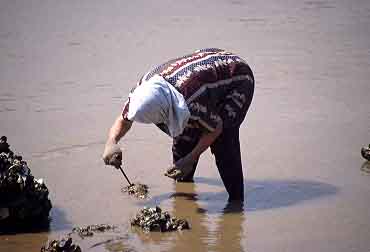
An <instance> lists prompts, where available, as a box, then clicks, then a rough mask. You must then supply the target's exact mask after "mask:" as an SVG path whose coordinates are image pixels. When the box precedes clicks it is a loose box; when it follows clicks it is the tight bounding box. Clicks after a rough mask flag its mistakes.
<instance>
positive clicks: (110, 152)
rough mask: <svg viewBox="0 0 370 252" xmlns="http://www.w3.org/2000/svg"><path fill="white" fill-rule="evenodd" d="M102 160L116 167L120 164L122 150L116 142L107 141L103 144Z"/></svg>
mask: <svg viewBox="0 0 370 252" xmlns="http://www.w3.org/2000/svg"><path fill="white" fill-rule="evenodd" d="M103 160H104V163H105V164H106V165H112V166H114V167H116V168H117V169H118V168H120V167H121V165H122V150H121V148H120V147H119V145H118V144H115V143H107V144H106V145H105V149H104V153H103Z"/></svg>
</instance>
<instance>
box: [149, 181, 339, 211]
mask: <svg viewBox="0 0 370 252" xmlns="http://www.w3.org/2000/svg"><path fill="white" fill-rule="evenodd" d="M197 183H199V184H207V185H211V186H218V187H221V188H224V186H223V184H222V181H221V180H220V179H215V178H205V177H197V178H195V184H197ZM244 191H245V196H244V197H245V198H244V202H246V206H245V207H244V210H246V211H257V210H267V209H274V208H280V207H288V206H291V205H296V204H299V203H302V202H303V201H308V200H313V199H316V198H320V197H325V196H330V195H334V194H336V193H337V192H338V188H337V187H335V186H333V185H330V184H327V183H322V182H316V181H308V180H261V181H257V180H245V181H244ZM182 194H183V193H182V192H179V191H177V192H176V193H165V194H161V195H158V196H154V197H152V198H151V200H150V201H149V202H146V204H150V205H156V204H157V205H158V204H160V203H161V202H162V201H163V200H166V199H168V198H171V197H176V196H183V197H187V198H188V199H191V198H193V199H198V200H201V201H204V202H205V203H206V204H207V209H209V211H218V212H219V211H220V210H221V209H219V205H220V201H225V202H226V201H227V198H228V194H227V192H226V191H224V190H223V191H222V192H200V193H199V194H194V195H191V194H186V195H182ZM217 206H218V207H217ZM199 211H201V210H199Z"/></svg>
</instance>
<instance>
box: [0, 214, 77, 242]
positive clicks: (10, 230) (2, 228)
mask: <svg viewBox="0 0 370 252" xmlns="http://www.w3.org/2000/svg"><path fill="white" fill-rule="evenodd" d="M71 227H72V225H71V224H70V223H69V222H68V221H67V220H66V216H65V213H64V211H63V210H61V209H60V208H58V207H53V208H52V209H51V211H50V216H49V218H46V219H35V220H29V221H22V222H17V223H14V222H13V221H6V220H4V221H2V222H0V235H13V234H14V235H15V234H20V233H23V234H27V233H46V232H49V231H59V230H65V229H70V228H71Z"/></svg>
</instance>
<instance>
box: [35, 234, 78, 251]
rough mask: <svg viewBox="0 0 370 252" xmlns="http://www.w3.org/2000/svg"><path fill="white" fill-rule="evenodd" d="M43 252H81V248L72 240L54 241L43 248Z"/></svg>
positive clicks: (68, 238) (69, 238)
mask: <svg viewBox="0 0 370 252" xmlns="http://www.w3.org/2000/svg"><path fill="white" fill-rule="evenodd" d="M41 252H81V248H80V246H78V245H76V244H73V241H72V238H71V237H67V238H62V239H61V240H52V241H51V242H49V245H48V246H46V247H45V246H43V247H42V248H41Z"/></svg>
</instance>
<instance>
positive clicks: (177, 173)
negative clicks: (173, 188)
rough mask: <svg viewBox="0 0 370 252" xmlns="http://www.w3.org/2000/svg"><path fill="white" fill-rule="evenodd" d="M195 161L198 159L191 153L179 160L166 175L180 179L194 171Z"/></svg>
mask: <svg viewBox="0 0 370 252" xmlns="http://www.w3.org/2000/svg"><path fill="white" fill-rule="evenodd" d="M195 162H196V159H194V158H193V157H192V156H191V155H187V156H185V157H183V158H181V159H180V160H178V161H177V162H176V163H175V164H174V165H173V166H172V167H170V168H169V169H168V170H167V171H166V173H165V174H164V175H165V176H167V177H169V178H172V179H175V180H180V179H182V178H184V177H186V176H187V175H189V174H190V173H191V172H192V170H193V166H194V164H195Z"/></svg>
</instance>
